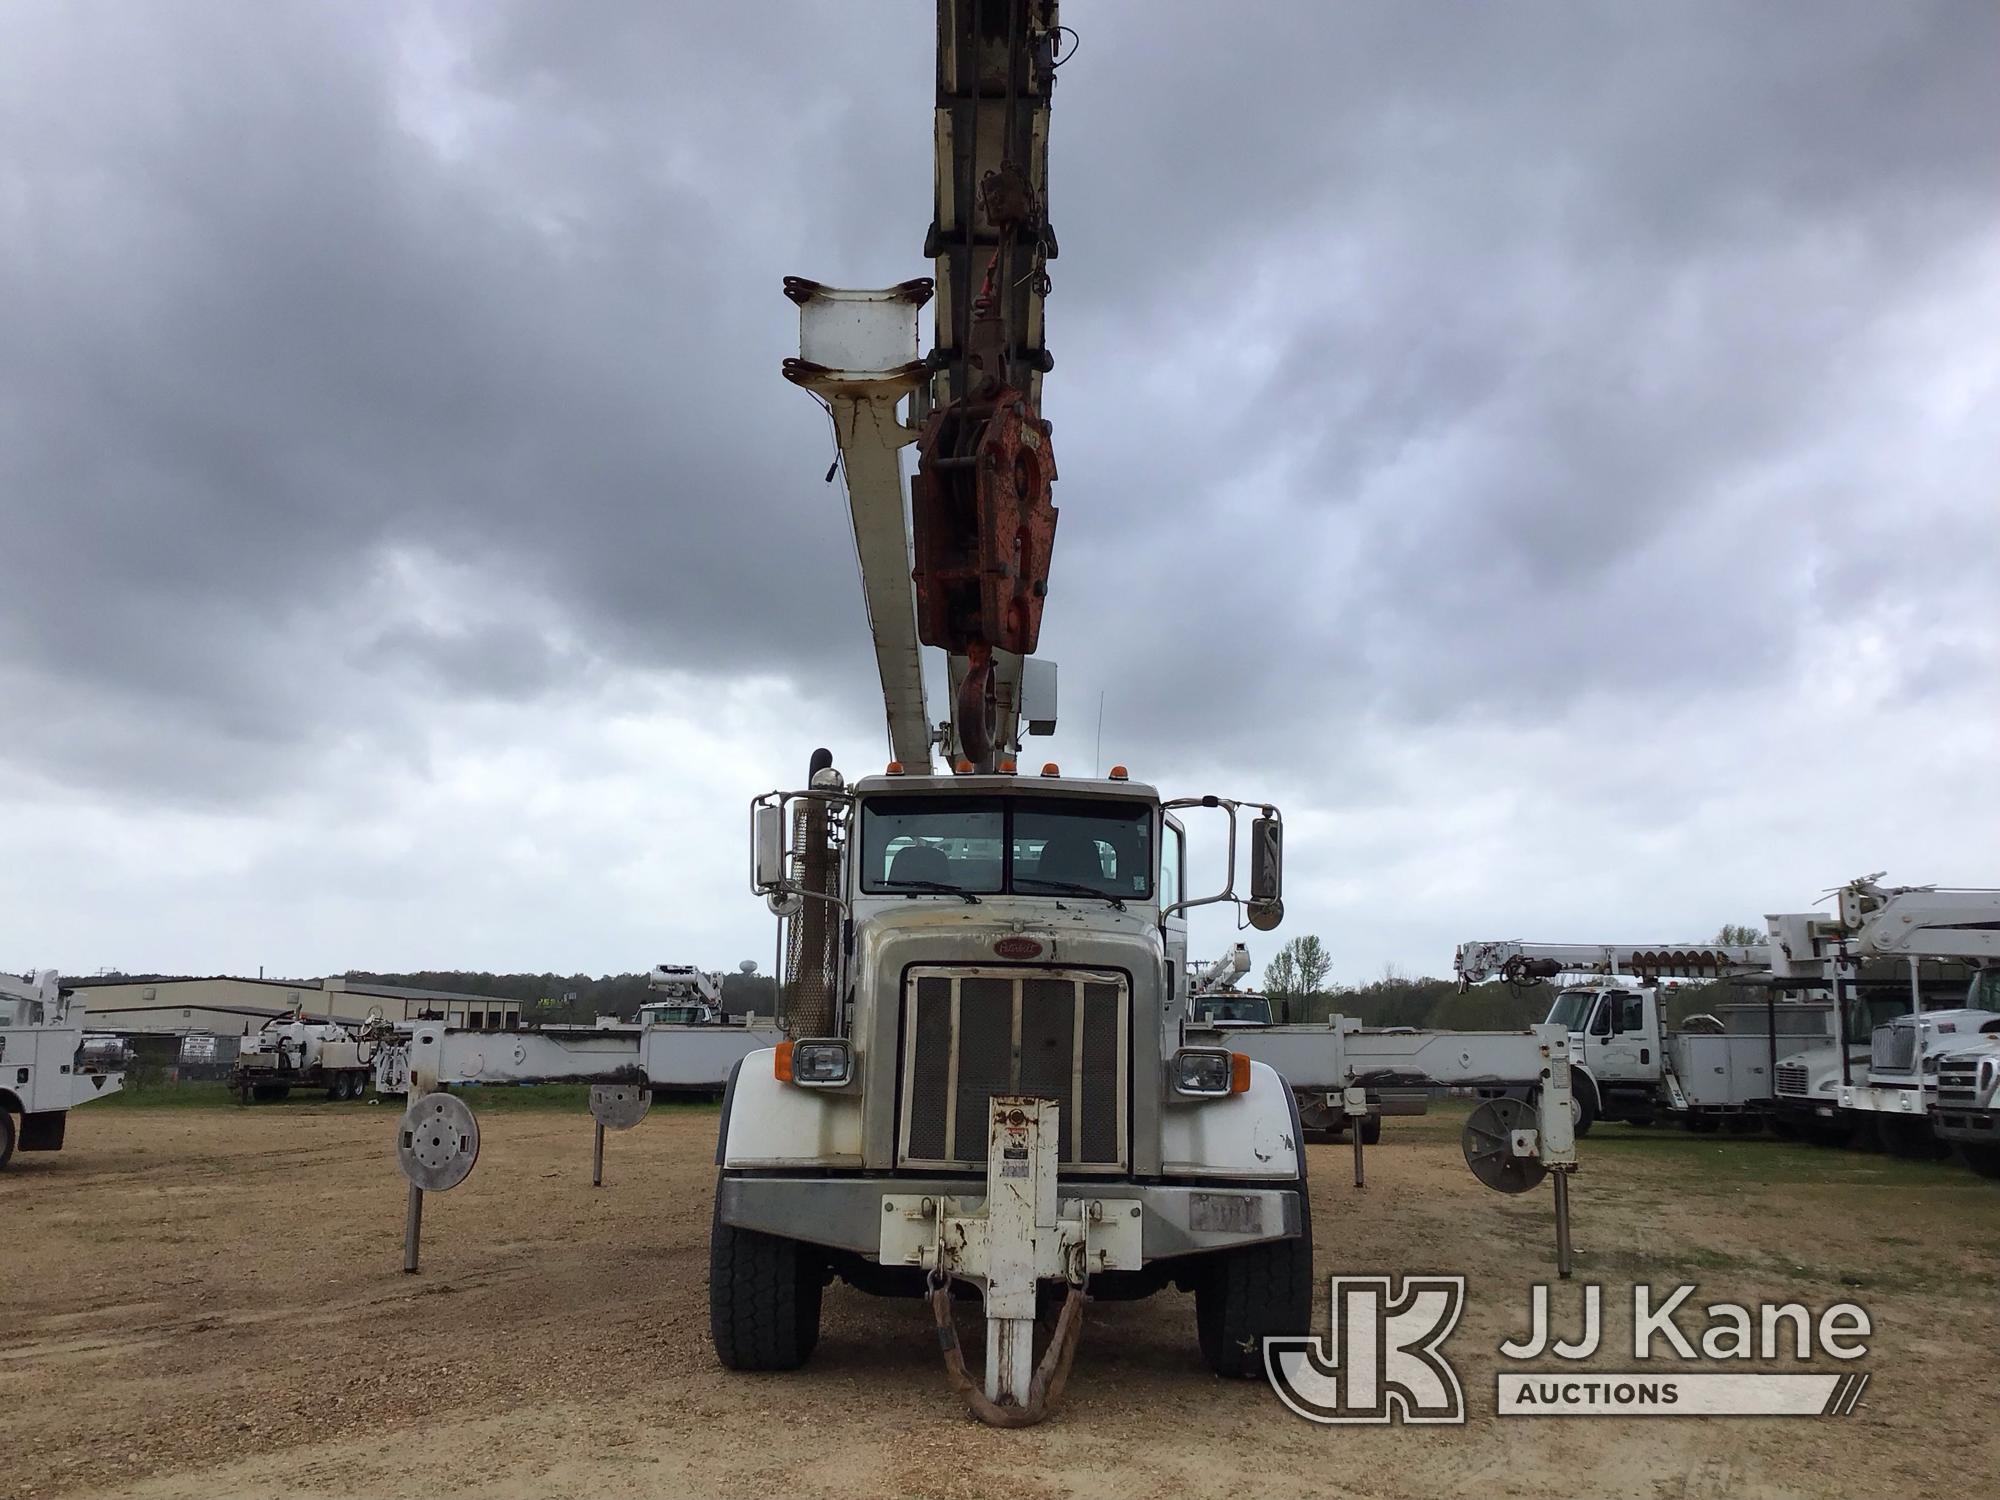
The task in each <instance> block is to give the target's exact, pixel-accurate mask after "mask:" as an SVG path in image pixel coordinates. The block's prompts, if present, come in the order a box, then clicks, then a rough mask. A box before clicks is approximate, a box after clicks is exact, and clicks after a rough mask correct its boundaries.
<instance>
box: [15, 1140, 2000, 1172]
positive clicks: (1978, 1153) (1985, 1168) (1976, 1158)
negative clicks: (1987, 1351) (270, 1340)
mask: <svg viewBox="0 0 2000 1500" xmlns="http://www.w3.org/2000/svg"><path fill="white" fill-rule="evenodd" d="M1958 1154H1959V1157H1960V1158H1961V1159H1962V1160H1963V1161H1964V1162H1965V1164H1966V1165H1967V1166H1968V1167H1970V1168H1972V1170H1973V1171H1975V1172H1977V1173H1978V1174H1979V1175H1980V1176H1981V1177H2000V1146H1989V1145H1987V1144H1985V1143H1984V1142H1983V1141H1960V1142H1959V1143H1958ZM6 1160H7V1157H6V1153H4V1152H0V1165H5V1163H6Z"/></svg>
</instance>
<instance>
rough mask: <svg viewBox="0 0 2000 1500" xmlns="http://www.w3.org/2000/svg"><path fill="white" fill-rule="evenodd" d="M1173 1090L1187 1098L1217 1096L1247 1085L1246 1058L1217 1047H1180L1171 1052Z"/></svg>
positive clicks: (1248, 1076)
mask: <svg viewBox="0 0 2000 1500" xmlns="http://www.w3.org/2000/svg"><path fill="white" fill-rule="evenodd" d="M1173 1080H1174V1092H1175V1093H1177V1094H1185V1095H1187V1096H1188V1097H1189V1098H1191V1099H1219V1098H1222V1097H1224V1096H1225V1095H1228V1094H1240V1093H1242V1092H1244V1091H1245V1090H1246V1089H1248V1088H1249V1087H1250V1059H1249V1058H1248V1057H1246V1056H1244V1055H1243V1054H1242V1053H1241V1052H1225V1051H1224V1050H1223V1049H1222V1048H1220V1047H1183V1048H1181V1050H1180V1051H1178V1052H1176V1053H1175V1054H1174V1062H1173Z"/></svg>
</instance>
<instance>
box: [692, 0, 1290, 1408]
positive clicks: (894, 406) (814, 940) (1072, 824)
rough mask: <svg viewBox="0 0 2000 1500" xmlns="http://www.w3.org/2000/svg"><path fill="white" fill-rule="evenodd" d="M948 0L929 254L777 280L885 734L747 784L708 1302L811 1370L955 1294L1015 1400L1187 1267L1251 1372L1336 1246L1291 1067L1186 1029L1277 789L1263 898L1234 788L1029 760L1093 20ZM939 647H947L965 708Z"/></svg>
mask: <svg viewBox="0 0 2000 1500" xmlns="http://www.w3.org/2000/svg"><path fill="white" fill-rule="evenodd" d="M937 16H938V56H937V92H936V101H937V103H936V115H935V128H934V138H935V144H936V171H935V182H934V186H935V192H936V211H935V215H934V218H933V221H932V224H931V228H930V232H929V235H928V236H927V244H926V253H927V254H929V255H930V256H931V257H932V258H933V262H934V267H933V268H934V273H935V274H934V277H933V278H928V279H925V280H920V281H909V282H904V283H902V284H900V285H898V286H895V287H891V288H888V289H885V290H882V291H845V290H839V289H835V288H830V287H826V286H823V285H821V284H819V283H817V282H813V281H808V280H805V279H803V278H798V277H794V278H790V279H788V280H787V281H786V283H785V292H786V295H787V296H789V297H790V298H791V299H792V300H793V301H794V302H795V303H797V304H798V307H799V335H800V347H799V356H798V358H796V359H791V360H787V361H786V362H785V365H784V374H785V376H786V378H787V379H789V380H791V381H792V382H793V383H795V384H797V385H799V386H801V387H803V388H805V389H806V390H808V391H810V392H811V393H812V394H813V395H814V396H815V397H817V398H818V399H819V400H821V401H822V402H823V403H824V404H825V405H826V407H827V409H828V412H829V414H830V416H831V418H832V423H833V429H834V435H835V439H836V442H837V444H838V447H839V458H838V464H837V467H838V468H839V469H840V470H841V471H843V472H844V476H845V479H846V495H847V503H848V509H849V514H850V519H851V522H852V526H853V531H854V541H855V551H856V556H857V559H858V561H859V564H860V571H861V581H862V591H863V595H864V598H865V600H866V602H867V610H868V620H869V628H870V632H871V635H872V637H873V641H874V648H875V655H876V665H877V671H878V674H879V676H880V679H881V686H882V695H883V704H884V709H885V712H886V716H887V720H888V732H889V752H890V756H891V759H890V761H889V764H888V769H887V771H886V772H885V773H884V774H883V775H880V776H869V777H864V778H862V779H861V780H859V781H857V782H855V783H854V784H853V785H851V786H850V785H848V783H847V782H846V781H845V780H844V778H842V776H841V775H840V773H839V772H837V771H836V770H834V769H833V768H832V766H831V764H830V759H831V758H830V757H829V756H827V755H826V754H825V753H824V752H822V753H820V754H818V755H816V756H815V757H814V758H813V763H812V765H811V767H810V769H809V773H808V784H807V785H806V786H804V787H802V788H799V789H797V790H792V791H784V790H779V791H772V792H769V793H766V794H764V795H763V796H760V797H759V798H757V799H756V801H755V803H754V804H753V812H752V829H753V838H752V844H753V852H752V875H753V880H752V884H753V886H754V888H755V889H756V890H757V891H758V892H759V893H760V894H762V895H764V896H765V897H766V899H767V901H768V902H769V904H770V905H771V907H772V909H773V911H774V912H776V913H777V914H778V915H779V917H780V918H781V920H782V921H784V922H785V923H786V940H785V944H784V947H785V952H786V954H787V959H786V972H785V975H784V994H785V997H786V1024H787V1029H788V1032H789V1035H788V1037H787V1040H785V1041H784V1042H782V1043H780V1044H779V1045H778V1046H776V1047H773V1048H770V1049H768V1050H765V1051H761V1052H753V1053H751V1054H750V1055H749V1056H747V1057H745V1058H744V1060H743V1062H742V1063H741V1064H740V1066H739V1067H738V1068H737V1070H736V1072H735V1074H734V1075H733V1077H732V1079H731V1082H730V1085H729V1090H728V1094H727V1096H726V1099H725V1103H724V1107H723V1122H722V1130H721V1141H720V1144H719V1147H718V1158H719V1166H720V1174H719V1180H718V1183H717V1189H716V1204H715V1225H714V1231H713V1237H712V1241H711V1263H710V1321H711V1330H712V1333H713V1337H714V1342H715V1348H716V1352H717V1354H718V1356H719V1357H720V1358H721V1360H722V1362H723V1363H724V1364H725V1365H728V1366H730V1367H732V1368H737V1369H783V1368H791V1367H794V1366H797V1365H799V1364H801V1363H802V1362H803V1361H804V1360H805V1359H806V1358H807V1357H808V1356H809V1355H810V1354H811V1352H812V1349H813V1346H814V1344H815V1342H816V1340H817V1338H818V1332H819V1310H820V1293H821V1289H822V1288H823V1286H824V1285H825V1284H826V1282H827V1281H828V1280H829V1279H831V1278H832V1277H835V1276H838V1277H840V1278H841V1279H843V1280H846V1281H848V1282H850V1283H851V1284H853V1285H855V1286H857V1287H860V1288H862V1289H863V1290H866V1291H872V1292H883V1293H903V1294H909V1295H916V1296H928V1297H929V1299H930V1302H931V1306H932V1310H933V1313H934V1315H935V1317H936V1319H937V1322H938V1329H939V1337H940V1340H941V1343H942V1344H943V1347H944V1349H945V1351H946V1356H947V1367H948V1371H949V1373H950V1378H951V1380H952V1383H953V1385H954V1386H955V1387H956V1388H958V1389H959V1390H960V1391H961V1393H962V1394H963V1395H964V1396H965V1397H966V1399H967V1401H968V1403H969V1404H970V1405H971V1406H972V1407H973V1409H974V1410H975V1412H977V1413H978V1414H979V1415H980V1416H981V1417H982V1418H984V1419H985V1420H987V1421H989V1422H992V1423H994V1424H996V1425H1002V1426H1015V1425H1022V1424H1023V1423H1025V1422H1029V1421H1033V1420H1036V1419H1037V1418H1039V1416H1040V1415H1041V1414H1042V1411H1043V1410H1044V1409H1045V1407H1046V1404H1047V1402H1048V1401H1049V1400H1050V1399H1052V1396H1053V1393H1054V1392H1055V1391H1057V1390H1059V1389H1060V1386H1061V1383H1062V1381H1063V1380H1064V1379H1065V1378H1066V1376H1067V1369H1068V1361H1069V1359H1070V1357H1071V1356H1072V1355H1073V1352H1074V1349H1075V1345H1076V1340H1077V1337H1078V1335H1079V1333H1080V1328H1081V1315H1082V1304H1083V1289H1084V1288H1085V1287H1086V1286H1088V1287H1089V1288H1090V1290H1091V1292H1092V1293H1093V1294H1094V1295H1096V1296H1099V1297H1113V1296H1123V1297H1130V1296H1138V1295H1144V1294H1146V1293H1150V1292H1154V1291H1158V1290H1161V1289H1163V1288H1164V1287H1166V1286H1168V1285H1170V1284H1172V1285H1179V1286H1181V1287H1183V1288H1187V1289H1191V1290H1192V1291H1193V1292H1194V1294H1195V1298H1196V1313H1197V1316H1196V1321H1197V1326H1198V1329H1199V1335H1200V1343H1201V1347H1202V1350H1203V1353H1204V1355H1205V1356H1206V1358H1207V1359H1208V1362H1209V1363H1210V1365H1211V1366H1212V1367H1213V1368H1215V1369H1216V1370H1217V1371H1219V1372H1222V1373H1225V1374H1229V1375H1237V1376H1247V1375H1252V1374H1256V1373H1259V1372H1260V1371H1261V1370H1262V1368H1263V1358H1262V1352H1261V1347H1260V1346H1261V1341H1262V1339H1263V1338H1264V1337H1265V1336H1268V1335H1276V1334H1303V1333H1304V1331H1305V1325H1306V1318H1307V1314H1308V1310H1309V1308H1310V1305H1311V1296H1312V1285H1311V1278H1312V1236H1311V1221H1310V1208H1309V1205H1308V1202H1307V1198H1306V1193H1305V1181H1304V1174H1305V1158H1304V1155H1303V1148H1302V1146H1301V1144H1300V1132H1299V1127H1298V1121H1297V1117H1296V1113H1295V1110H1294V1107H1293V1104H1292V1098H1291V1094H1290V1092H1289V1091H1288V1090H1287V1089H1286V1088H1285V1086H1284V1084H1283V1082H1282V1081H1281V1080H1280V1079H1279V1078H1278V1077H1277V1075H1276V1073H1275V1072H1273V1071H1272V1070H1271V1069H1269V1068H1267V1067H1262V1066H1260V1065H1257V1064H1254V1063H1252V1062H1251V1061H1250V1060H1249V1059H1248V1058H1247V1057H1244V1056H1242V1054H1240V1053H1234V1054H1233V1053H1231V1052H1230V1051H1228V1050H1227V1049H1224V1048H1220V1047H1195V1048H1183V1047H1181V1046H1180V1045H1179V1038H1180V1028H1181V1024H1182V1019H1183V1016H1184V1014H1185V1008H1186V1003H1187V987H1186V973H1187V934H1186V920H1187V919H1186V913H1187V911H1188V910H1189V909H1190V908H1191V907H1193V906H1196V905H1201V904H1205V903H1207V902H1218V903H1219V902H1241V903H1244V904H1246V905H1247V906H1248V908H1249V910H1250V912H1251V915H1252V919H1253V921H1255V922H1256V923H1257V925H1259V926H1260V927H1270V926H1274V925H1276V923H1277V921H1278V920H1279V917H1280V915H1281V911H1282V907H1281V902H1280V894H1279V886H1280V878H1281V876H1280V864H1281V853H1282V824H1281V820H1280V818H1279V815H1278V813H1277V810H1276V809H1275V808H1272V807H1268V806H1261V805H1258V806H1254V807H1252V808H1251V809H1250V811H1251V813H1252V817H1253V821H1252V822H1251V824H1250V828H1249V830H1248V832H1249V837H1250V846H1251V848H1250V860H1249V890H1248V894H1247V897H1246V896H1241V895H1239V894H1238V892H1237V890H1236V863H1237V846H1238V843H1239V837H1238V835H1239V832H1240V828H1239V824H1240V821H1241V820H1240V818H1239V814H1240V813H1241V812H1243V811H1244V805H1243V804H1239V803H1237V802H1234V801H1231V800H1229V799H1225V798H1221V797H1214V796H1210V797H1205V798H1199V799H1189V800H1185V801H1180V802H1176V801H1170V800H1163V799H1162V798H1161V796H1160V794H1159V793H1158V792H1157V791H1156V790H1155V789H1153V788H1152V787H1150V786H1146V785H1144V784H1142V783H1139V782H1136V781H1133V780H1131V779H1130V778H1129V777H1128V775H1127V774H1126V772H1125V769H1124V768H1123V767H1122V766H1121V767H1115V768H1113V770H1112V771H1111V773H1110V774H1109V775H1108V776H1106V777H1102V778H1098V777H1090V778H1079V777H1065V776H1063V775H1061V773H1060V771H1059V770H1058V768H1057V767H1056V766H1054V765H1049V766H1046V767H1044V768H1043V770H1042V774H1041V775H1040V776H1036V777H1032V778H1029V777H1023V776H1021V775H1019V774H1018V757H1019V755H1020V753H1021V740H1022V734H1023V731H1024V729H1025V731H1026V732H1027V733H1031V734H1032V733H1043V734H1046V733H1051V732H1053V730H1054V727H1055V704H1054V675H1055V674H1054V669H1053V666H1052V664H1049V663H1045V662H1039V661H1035V660H1031V658H1032V657H1033V654H1034V653H1035V651H1036V649H1037V647H1038V645H1039V636H1040V626H1041V614H1042V605H1043V600H1044V598H1045V597H1046V594H1047V590H1048V579H1049V562H1050V551H1051V547H1052V544H1053V540H1054V534H1055V520H1056V516H1055V508H1054V505H1053V503H1052V489H1051V486H1052V484H1053V481H1054V479H1055V475H1056V469H1055V461H1054V456H1053V446H1052V441H1051V438H1052V431H1051V427H1050V425H1049V423H1048V422H1047V421H1045V420H1044V419H1043V418H1042V417H1041V414H1040V395H1041V379H1042V375H1043V374H1044V373H1045V372H1046V371H1047V370H1048V369H1049V368H1050V365H1051V361H1050V358H1049V355H1048V351H1047V348H1046V343H1045V340H1044V338H1043V328H1042V303H1043V299H1044V297H1045V295H1046V294H1047V292H1048V290H1049V279H1048V273H1047V264H1048V262H1049V261H1050V260H1051V259H1053V258H1054V256H1055V253H1056V243H1055V234H1054V231H1053V229H1052V228H1051V226H1050V222H1049V214H1048V194H1047V164H1048V118H1049V102H1050V96H1051V94H1052V92H1053V88H1054V84H1055V70H1056V66H1057V63H1058V60H1059V50H1060V42H1061V39H1062V37H1063V35H1064V33H1063V31H1062V28H1061V27H1060V26H1059V24H1058V21H1057V7H1056V5H1055V4H1054V3H1053V0H940V3H939V5H938V11H937ZM933 297H935V303H936V307H935V323H934V328H935V341H934V348H933V350H932V352H931V354H930V355H928V356H926V357H920V356H919V354H918V335H917V318H918V315H919V313H920V311H921V309H922V308H923V307H924V306H925V305H926V304H928V303H930V302H931V301H932V299H933ZM905 410H907V413H908V415H907V419H906V418H905V416H904V411H905ZM911 444H914V445H915V446H916V449H917V455H916V458H917V462H916V474H915V477H914V479H913V481H912V483H911V487H910V501H909V510H908V520H907V523H906V520H905V507H904V498H903V490H902V482H901V464H900V457H899V455H900V451H901V449H902V448H904V447H906V446H910V445H911ZM926 645H928V646H933V647H936V648H938V649H940V650H942V651H943V652H944V653H945V656H946V659H947V681H948V683H949V689H950V697H951V713H950V717H949V718H948V719H947V720H945V721H943V722H941V723H939V724H937V725H936V726H933V725H932V724H931V722H930V717H929V712H928V709H927V707H926V702H925V683H924V673H923V663H922V657H921V647H923V646H926ZM934 752H935V753H936V754H937V755H939V756H941V757H942V759H943V762H944V765H945V767H946V768H947V769H946V770H945V771H943V772H939V771H937V770H935V769H934V762H933V755H934ZM1197 806H1198V807H1202V808H1205V809H1210V810H1213V812H1214V813H1216V814H1219V815H1220V817H1221V818H1222V819H1223V820H1224V822H1225V824H1226V828H1227V838H1228V841H1229V843H1228V855H1227V864H1228V867H1229V874H1228V879H1227V881H1226V883H1225V886H1224V888H1223V889H1222V890H1221V891H1219V892H1216V893H1215V894H1213V895H1210V896H1207V897H1203V898H1200V899H1199V900H1191V899H1189V898H1188V897H1187V895H1186V893H1185V891H1184V873H1185V863H1184V858H1185V856H1184V831H1183V825H1182V822H1181V819H1180V817H1179V816H1178V813H1179V812H1180V811H1181V810H1184V809H1186V808H1190V807H1197ZM954 1284H957V1285H962V1286H965V1287H968V1288H971V1289H973V1290H976V1291H977V1292H978V1293H979V1294H980V1296H981V1297H982V1298H983V1301H984V1305H985V1311H986V1315H987V1326H988V1337H987V1341H986V1369H985V1379H984V1382H983V1386H980V1385H975V1384H974V1382H973V1381H972V1379H971V1377H969V1376H968V1375H966V1374H965V1371H964V1368H963V1361H962V1357H961V1356H959V1354H958V1352H957V1338H956V1333H955V1331H954V1330H953V1325H952V1321H951V1316H950V1313H951V1302H952V1296H953V1291H952V1288H953V1286H954ZM1057 1289H1066V1295H1065V1297H1064V1300H1063V1302H1062V1312H1061V1315H1060V1318H1059V1321H1058V1324H1057V1331H1056V1334H1055V1336H1054V1338H1053V1340H1052V1341H1051V1343H1050V1345H1049V1349H1048V1351H1047V1353H1046V1354H1045V1355H1044V1356H1043V1358H1042V1359H1041V1361H1040V1363H1039V1366H1038V1365H1037V1361H1036V1359H1035V1354H1034V1348H1033V1343H1032V1339H1033V1332H1034V1328H1035V1319H1036V1314H1037V1309H1038V1306H1041V1305H1042V1304H1043V1303H1044V1301H1045V1298H1046V1296H1047V1295H1048V1294H1049V1293H1051V1292H1054V1291H1056V1290H1057Z"/></svg>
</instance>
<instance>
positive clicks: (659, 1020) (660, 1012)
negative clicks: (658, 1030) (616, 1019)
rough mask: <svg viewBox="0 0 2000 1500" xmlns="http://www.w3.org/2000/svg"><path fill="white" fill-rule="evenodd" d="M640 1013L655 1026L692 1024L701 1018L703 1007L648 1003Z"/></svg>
mask: <svg viewBox="0 0 2000 1500" xmlns="http://www.w3.org/2000/svg"><path fill="white" fill-rule="evenodd" d="M639 1014H640V1016H641V1017H642V1018H643V1019H644V1020H645V1021H647V1022H648V1023H649V1024H651V1025H654V1026H692V1025H693V1024H694V1023H695V1022H696V1021H699V1020H700V1019H701V1008H700V1007H699V1006H695V1005H648V1006H644V1007H642V1008H641V1009H640V1011H639Z"/></svg>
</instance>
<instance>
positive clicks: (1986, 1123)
mask: <svg viewBox="0 0 2000 1500" xmlns="http://www.w3.org/2000/svg"><path fill="white" fill-rule="evenodd" d="M1931 1128H1932V1129H1933V1130H1935V1131H1936V1132H1937V1134H1938V1139H1940V1140H1945V1141H1967V1142H1970V1143H1972V1144H1975V1145H1982V1146H2000V1111H1995V1110H1990V1109H1951V1108H1946V1107H1943V1106H1940V1107H1938V1108H1937V1109H1936V1110H1934V1111H1933V1112H1932V1114H1931Z"/></svg>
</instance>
